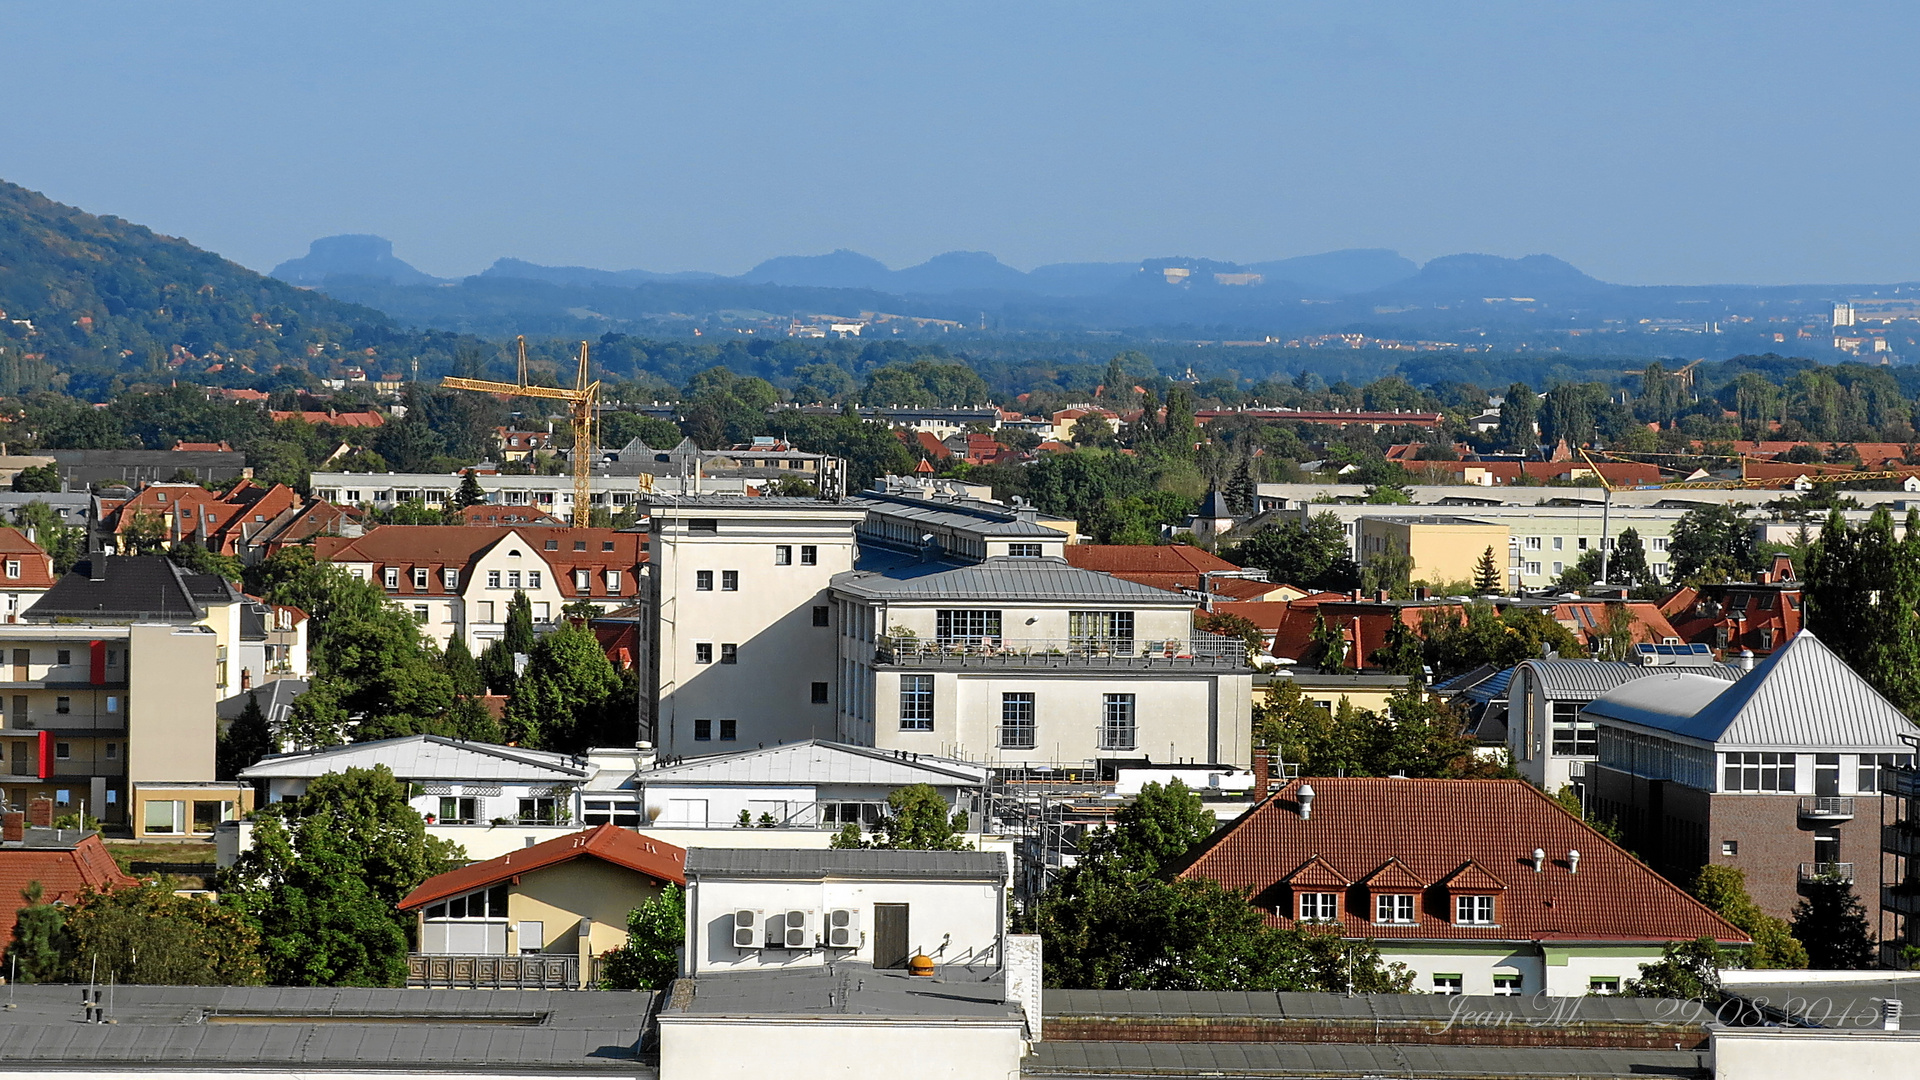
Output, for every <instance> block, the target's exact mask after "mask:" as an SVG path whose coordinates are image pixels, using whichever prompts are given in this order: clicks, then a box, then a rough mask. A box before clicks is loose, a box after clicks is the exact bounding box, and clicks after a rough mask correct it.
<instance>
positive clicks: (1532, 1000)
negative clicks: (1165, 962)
mask: <svg viewBox="0 0 1920 1080" xmlns="http://www.w3.org/2000/svg"><path fill="white" fill-rule="evenodd" d="M1578 1001H1579V1010H1578V1016H1579V1019H1580V1020H1582V1021H1585V1022H1587V1023H1596V1024H1654V1023H1658V1024H1662V1025H1666V1026H1685V1025H1684V1024H1682V1023H1680V1021H1679V1020H1678V1019H1677V1017H1678V1015H1679V1014H1676V1012H1675V1010H1674V1004H1675V1003H1674V1002H1672V1001H1662V1000H1661V999H1658V998H1630V997H1580V998H1579V999H1578ZM1557 1010H1558V1012H1559V1014H1560V1015H1564V1003H1563V1002H1560V1001H1558V1000H1557V999H1554V998H1537V997H1528V998H1510V997H1484V996H1481V997H1469V998H1466V999H1465V1000H1464V1002H1463V1001H1461V1000H1460V999H1459V998H1457V997H1453V996H1449V995H1446V994H1357V995H1348V994H1307V993H1276V992H1274V991H1271V990H1248V991H1210V990H1057V989H1049V990H1047V991H1046V992H1045V994H1044V995H1043V996H1042V998H1041V1011H1042V1012H1044V1013H1045V1014H1046V1015H1047V1016H1048V1017H1066V1016H1077V1017H1103V1016H1104V1017H1134V1018H1138V1017H1165V1018H1194V1017H1221V1018H1234V1017H1239V1018H1247V1017H1260V1018H1265V1019H1273V1020H1282V1019H1284V1020H1360V1021H1369V1022H1370V1021H1373V1020H1446V1019H1447V1018H1449V1017H1451V1016H1454V1015H1455V1014H1456V1013H1458V1012H1462V1011H1465V1012H1469V1013H1487V1012H1501V1013H1512V1014H1514V1015H1515V1016H1518V1017H1520V1018H1522V1019H1528V1018H1535V1019H1541V1020H1542V1021H1543V1026H1544V1022H1545V1021H1549V1020H1551V1019H1552V1018H1553V1017H1554V1016H1555V1015H1556V1011H1557ZM1700 1019H1701V1020H1702V1023H1701V1024H1700V1025H1697V1026H1699V1027H1704V1026H1705V1021H1707V1020H1711V1019H1713V1017H1712V1015H1711V1013H1710V1012H1709V1013H1706V1014H1701V1017H1700Z"/></svg>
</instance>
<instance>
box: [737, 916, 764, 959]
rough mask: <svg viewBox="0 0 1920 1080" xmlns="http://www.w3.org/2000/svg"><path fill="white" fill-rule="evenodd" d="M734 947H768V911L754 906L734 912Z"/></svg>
mask: <svg viewBox="0 0 1920 1080" xmlns="http://www.w3.org/2000/svg"><path fill="white" fill-rule="evenodd" d="M733 947H734V948H736V949H764V948H766V947H767V920H766V912H764V911H759V910H756V909H753V908H741V909H739V910H738V911H735V912H734V913H733Z"/></svg>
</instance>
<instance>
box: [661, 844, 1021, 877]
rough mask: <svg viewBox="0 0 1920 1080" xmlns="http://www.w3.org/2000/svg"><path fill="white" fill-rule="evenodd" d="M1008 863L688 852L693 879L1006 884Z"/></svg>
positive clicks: (831, 853) (946, 854)
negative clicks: (862, 879)
mask: <svg viewBox="0 0 1920 1080" xmlns="http://www.w3.org/2000/svg"><path fill="white" fill-rule="evenodd" d="M1007 872H1008V871H1007V857H1006V856H1005V855H1003V854H1001V853H999V852H994V851H877V850H838V849H833V848H827V849H825V850H811V851H809V850H783V849H778V848H688V849H687V877H688V878H689V879H692V878H695V877H700V876H703V875H704V876H710V877H759V878H829V877H871V878H902V877H905V878H944V879H954V878H961V879H966V880H980V881H1004V880H1006V878H1007Z"/></svg>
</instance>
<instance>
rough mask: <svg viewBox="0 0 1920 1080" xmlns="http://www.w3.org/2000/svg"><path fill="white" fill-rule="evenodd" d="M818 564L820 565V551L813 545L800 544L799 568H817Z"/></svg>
mask: <svg viewBox="0 0 1920 1080" xmlns="http://www.w3.org/2000/svg"><path fill="white" fill-rule="evenodd" d="M819 564H820V549H819V548H818V547H816V546H815V545H813V544H801V545H800V565H801V566H818V565H819Z"/></svg>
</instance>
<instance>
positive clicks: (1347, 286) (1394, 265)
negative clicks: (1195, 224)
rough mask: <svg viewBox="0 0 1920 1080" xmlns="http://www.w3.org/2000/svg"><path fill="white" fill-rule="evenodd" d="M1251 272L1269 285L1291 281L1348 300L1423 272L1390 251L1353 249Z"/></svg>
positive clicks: (1258, 265) (1280, 262) (1259, 267)
mask: <svg viewBox="0 0 1920 1080" xmlns="http://www.w3.org/2000/svg"><path fill="white" fill-rule="evenodd" d="M1247 269H1248V270H1251V271H1252V272H1254V273H1256V274H1259V275H1261V276H1262V277H1264V278H1266V280H1267V282H1268V283H1273V282H1278V281H1289V282H1292V283H1293V284H1295V285H1298V286H1300V287H1301V288H1302V289H1305V290H1307V291H1309V292H1316V293H1329V294H1332V295H1335V296H1345V295H1349V294H1352V293H1363V292H1371V291H1373V290H1374V289H1378V288H1381V287H1383V286H1386V285H1391V284H1393V283H1394V282H1396V281H1404V280H1406V279H1407V278H1410V277H1413V276H1414V275H1415V274H1418V273H1419V272H1420V264H1419V263H1416V262H1414V261H1413V260H1412V259H1409V258H1407V257H1406V256H1404V255H1402V254H1400V253H1399V252H1397V251H1389V250H1387V249H1386V248H1349V249H1347V250H1344V251H1329V252H1327V253H1325V254H1322V255H1300V256H1297V257H1295V258H1291V259H1280V260H1278V261H1276V262H1260V263H1253V264H1251V265H1249V266H1248V267H1247Z"/></svg>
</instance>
